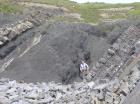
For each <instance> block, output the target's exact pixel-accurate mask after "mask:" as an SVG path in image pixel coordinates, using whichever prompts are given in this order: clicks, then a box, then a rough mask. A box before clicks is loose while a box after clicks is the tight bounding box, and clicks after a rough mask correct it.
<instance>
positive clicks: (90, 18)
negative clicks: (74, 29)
mask: <svg viewBox="0 0 140 104" xmlns="http://www.w3.org/2000/svg"><path fill="white" fill-rule="evenodd" d="M25 1H28V2H36V3H45V4H50V5H56V6H60V7H62V6H63V7H65V8H67V9H69V10H70V11H71V12H76V13H79V14H81V16H82V18H83V19H84V21H85V22H87V23H98V22H100V20H102V19H104V18H103V17H102V16H101V15H100V14H101V13H107V12H104V11H103V12H102V11H100V9H109V8H124V7H133V8H134V10H130V11H129V10H124V11H120V12H118V13H114V12H113V11H112V13H111V16H109V18H108V19H120V18H127V17H129V16H132V15H140V3H131V4H106V3H84V4H78V3H75V2H72V1H69V0H25ZM124 13H125V15H124ZM108 15H110V14H108Z"/></svg>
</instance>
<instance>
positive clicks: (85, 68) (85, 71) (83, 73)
mask: <svg viewBox="0 0 140 104" xmlns="http://www.w3.org/2000/svg"><path fill="white" fill-rule="evenodd" d="M88 72H89V66H88V65H87V64H86V63H85V62H84V61H82V62H81V64H80V77H81V78H82V79H84V78H85V76H87V74H88Z"/></svg>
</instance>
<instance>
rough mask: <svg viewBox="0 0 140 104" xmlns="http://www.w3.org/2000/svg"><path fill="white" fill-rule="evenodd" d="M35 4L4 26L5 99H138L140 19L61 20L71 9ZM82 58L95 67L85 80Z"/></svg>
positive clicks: (51, 103)
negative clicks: (99, 22)
mask: <svg viewBox="0 0 140 104" xmlns="http://www.w3.org/2000/svg"><path fill="white" fill-rule="evenodd" d="M32 8H34V9H33V12H32V11H31V12H28V13H27V11H25V14H26V18H24V19H22V20H20V21H18V22H16V23H12V24H7V25H4V26H2V27H1V28H0V71H1V73H0V78H1V79H0V102H1V103H2V104H7V103H10V104H36V103H37V104H63V103H66V104H99V103H104V104H123V103H124V104H128V103H130V102H131V104H139V102H140V101H139V99H137V96H138V94H139V89H138V87H137V86H139V79H140V70H139V69H140V65H139V61H140V55H139V53H140V51H139V50H140V42H139V41H140V21H139V20H135V21H132V20H131V21H128V20H124V21H116V22H112V23H105V24H102V25H99V26H97V25H96V26H93V25H89V24H85V23H69V22H56V21H52V20H50V19H51V18H52V17H54V16H58V15H63V14H65V13H67V12H68V11H65V10H64V9H62V8H51V9H50V8H49V9H48V8H41V7H32ZM35 9H38V10H39V11H34V10H35ZM23 14H24V13H23ZM10 23H11V22H10ZM82 60H85V62H86V63H87V64H88V65H89V67H90V71H89V73H88V74H87V76H85V80H84V81H83V80H82V79H81V78H80V77H79V64H80V62H81V61H82ZM3 77H4V78H3ZM6 78H8V79H6ZM52 81H54V82H52ZM36 82H37V83H36ZM41 82H43V83H41ZM35 83H36V84H35ZM65 84H66V85H65ZM135 87H136V88H135ZM135 92H137V93H136V95H135V96H136V97H135V98H136V100H134V98H133V97H132V99H130V97H131V96H133V95H134V93H135ZM128 99H129V100H130V102H128V101H129V100H128Z"/></svg>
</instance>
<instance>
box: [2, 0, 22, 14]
mask: <svg viewBox="0 0 140 104" xmlns="http://www.w3.org/2000/svg"><path fill="white" fill-rule="evenodd" d="M20 10H21V7H20V6H18V5H17V4H16V3H13V2H12V1H11V0H0V12H3V13H16V12H18V11H20Z"/></svg>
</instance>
